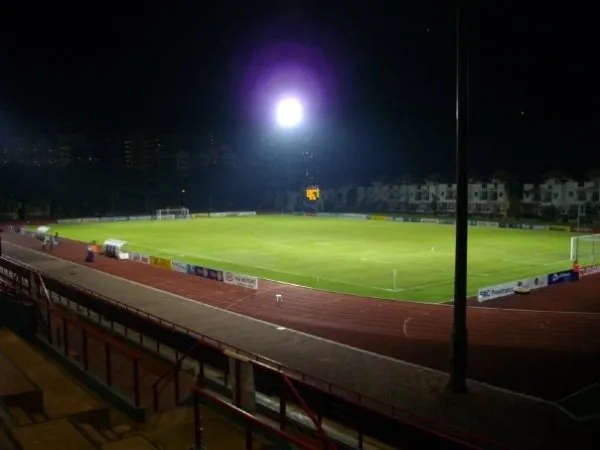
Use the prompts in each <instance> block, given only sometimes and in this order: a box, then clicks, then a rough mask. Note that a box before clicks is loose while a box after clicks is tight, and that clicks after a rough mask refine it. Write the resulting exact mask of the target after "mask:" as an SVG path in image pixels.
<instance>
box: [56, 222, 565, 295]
mask: <svg viewBox="0 0 600 450" xmlns="http://www.w3.org/2000/svg"><path fill="white" fill-rule="evenodd" d="M54 231H56V232H58V233H59V234H60V236H63V237H67V238H71V239H75V240H80V241H86V242H89V241H91V240H96V241H97V242H98V243H101V242H103V241H104V240H106V239H109V238H113V239H120V240H124V241H127V242H128V245H127V250H129V251H134V252H140V253H144V254H147V255H152V256H162V257H168V258H172V259H175V260H177V261H180V262H187V263H192V264H197V265H201V266H208V267H211V268H214V269H223V270H230V271H236V272H240V273H245V274H248V275H253V276H257V277H261V278H266V279H270V280H277V281H283V282H287V283H293V284H298V285H301V286H307V287H312V288H317V289H323V290H327V291H334V292H343V293H350V294H359V295H365V296H371V297H380V298H388V299H396V300H413V301H421V302H444V301H448V300H450V299H451V298H452V295H453V273H454V227H453V226H450V225H437V224H425V223H402V222H385V221H381V222H379V221H368V220H356V219H355V220H353V219H345V218H325V217H323V218H321V217H318V218H314V217H293V216H253V217H219V218H216V217H215V218H202V219H190V220H159V221H129V222H111V223H89V224H77V225H52V232H54ZM569 238H570V234H569V233H563V232H555V231H534V230H516V229H504V228H477V227H470V228H469V293H470V294H471V295H475V294H476V293H477V289H478V288H481V287H485V286H490V285H495V284H500V283H503V282H507V281H512V280H518V279H522V278H527V277H531V276H536V275H543V274H547V273H551V272H553V271H558V270H564V269H567V268H569V267H570V260H569ZM394 273H395V274H396V275H395V277H394Z"/></svg>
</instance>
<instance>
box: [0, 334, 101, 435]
mask: <svg viewBox="0 0 600 450" xmlns="http://www.w3.org/2000/svg"><path fill="white" fill-rule="evenodd" d="M0 352H1V353H2V354H3V355H4V356H5V357H7V358H8V359H10V361H11V362H12V363H13V365H14V366H15V367H17V368H18V369H19V370H20V371H21V372H23V373H27V375H28V378H29V379H30V380H31V382H32V383H34V384H35V385H36V386H37V387H38V388H39V389H41V390H43V392H44V394H43V400H44V406H43V409H44V411H45V413H46V414H47V416H48V417H49V418H50V419H58V418H61V417H75V416H82V417H85V418H86V422H90V423H96V422H98V423H108V409H107V408H106V406H105V405H103V404H102V403H101V402H100V401H99V400H96V398H95V397H94V396H92V394H90V393H88V392H87V391H86V390H85V389H84V388H82V387H81V386H79V385H78V384H77V383H76V382H75V381H74V380H73V379H71V378H70V376H68V375H67V373H66V372H64V371H62V370H61V369H60V367H59V366H58V365H57V364H54V363H53V362H51V361H50V360H48V359H46V358H45V357H44V356H43V355H42V354H41V353H39V352H38V351H37V350H36V349H34V348H33V347H32V346H31V345H30V344H28V343H27V342H25V341H24V340H22V339H21V338H20V337H18V336H17V335H15V334H14V333H12V332H10V331H9V330H7V329H0ZM39 409H41V408H39ZM30 410H31V409H30Z"/></svg>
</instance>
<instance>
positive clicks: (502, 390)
mask: <svg viewBox="0 0 600 450" xmlns="http://www.w3.org/2000/svg"><path fill="white" fill-rule="evenodd" d="M5 243H6V244H8V245H9V246H14V247H18V248H20V249H22V250H24V251H26V252H29V253H41V252H36V251H35V250H32V249H29V248H27V247H23V246H21V245H19V244H15V243H13V242H9V241H7V242H5ZM44 255H45V256H47V257H49V258H52V259H55V260H58V261H62V262H66V263H69V264H72V265H75V266H77V267H83V268H86V269H88V270H92V271H94V272H97V273H101V274H104V275H106V276H108V277H110V278H114V279H116V280H120V281H121V282H125V283H130V284H133V285H136V286H139V287H142V288H146V289H150V290H153V291H155V292H160V293H163V294H165V295H170V296H172V297H174V298H178V299H180V300H184V301H187V302H190V303H193V304H196V305H197V306H200V305H201V306H203V307H206V308H211V309H217V310H220V311H225V312H226V313H227V314H232V315H235V316H237V317H242V318H244V319H246V320H250V321H254V322H258V323H262V324H264V325H268V326H271V327H273V326H274V327H281V325H278V324H276V323H271V322H267V321H265V320H261V319H256V318H254V317H249V316H245V315H243V314H240V313H236V312H234V311H228V310H224V309H222V308H218V307H216V306H212V305H208V304H206V303H202V302H199V301H196V300H192V299H189V298H186V297H183V296H181V295H177V294H173V293H171V292H167V291H164V290H162V289H157V288H154V287H152V286H146V285H144V284H142V283H138V282H136V281H132V280H128V279H127V278H123V277H120V276H117V275H113V274H110V273H107V272H102V271H101V270H99V269H95V268H93V267H88V266H84V265H83V264H77V263H74V262H71V261H68V260H65V259H62V258H59V257H57V256H54V255H49V254H46V253H44ZM31 265H32V266H33V264H31ZM34 267H35V266H34ZM284 331H287V332H290V333H295V334H298V335H300V336H306V337H308V338H311V339H315V340H317V341H321V342H326V343H328V344H330V345H334V346H335V345H337V346H340V347H342V348H347V349H350V350H353V351H356V352H359V353H363V354H365V355H369V356H371V357H374V358H381V359H383V360H386V361H390V362H393V363H395V364H400V365H405V366H408V367H412V368H414V369H418V370H421V371H424V372H431V373H434V374H437V375H443V376H448V373H447V372H444V371H442V370H438V369H433V368H431V367H426V366H422V365H420V364H415V363H411V362H409V361H404V360H402V359H396V358H392V357H390V356H385V355H380V354H378V353H374V352H370V351H368V350H363V349H361V348H358V347H352V346H350V345H348V344H343V343H341V342H336V341H331V340H329V339H325V338H322V337H319V336H314V335H312V334H309V333H304V332H302V331H298V330H294V329H289V328H287V329H286V330H284ZM275 362H276V363H277V361H275ZM286 367H287V366H286ZM468 382H469V383H473V384H475V385H479V386H482V387H484V388H487V389H490V390H492V391H497V392H500V393H504V394H507V395H512V396H515V397H519V398H522V399H525V400H529V401H531V402H536V403H541V404H544V405H548V406H551V407H554V408H556V409H557V410H558V411H559V412H561V413H563V414H565V415H566V416H567V417H569V418H571V419H572V420H575V421H577V422H580V421H582V419H578V418H577V417H576V416H575V415H573V414H572V413H570V412H569V411H568V410H567V409H565V408H563V407H562V406H561V405H559V404H558V403H557V402H555V401H551V400H546V399H544V398H541V397H536V396H534V395H530V394H525V393H523V392H518V391H512V390H510V389H506V388H502V387H499V386H494V385H493V384H488V383H485V382H483V381H477V380H473V379H470V378H469V379H468ZM340 387H341V386H340ZM584 420H587V418H584Z"/></svg>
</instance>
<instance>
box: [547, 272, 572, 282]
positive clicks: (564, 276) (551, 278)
mask: <svg viewBox="0 0 600 450" xmlns="http://www.w3.org/2000/svg"><path fill="white" fill-rule="evenodd" d="M572 279H573V271H572V270H571V269H569V270H561V271H560V272H554V273H550V274H548V285H549V286H552V285H554V284H559V283H564V282H566V281H571V280H572Z"/></svg>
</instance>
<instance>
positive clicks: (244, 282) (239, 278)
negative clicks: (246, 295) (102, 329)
mask: <svg viewBox="0 0 600 450" xmlns="http://www.w3.org/2000/svg"><path fill="white" fill-rule="evenodd" d="M224 275H225V278H224V280H223V281H225V283H227V284H234V285H236V286H241V287H244V288H247V289H254V290H256V289H258V278H256V277H251V276H250V275H242V274H239V273H233V272H225V273H224Z"/></svg>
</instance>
